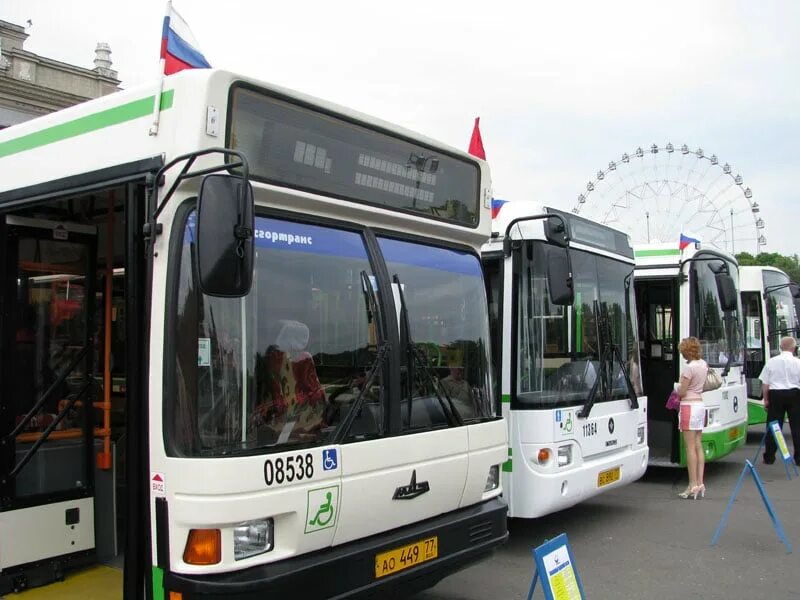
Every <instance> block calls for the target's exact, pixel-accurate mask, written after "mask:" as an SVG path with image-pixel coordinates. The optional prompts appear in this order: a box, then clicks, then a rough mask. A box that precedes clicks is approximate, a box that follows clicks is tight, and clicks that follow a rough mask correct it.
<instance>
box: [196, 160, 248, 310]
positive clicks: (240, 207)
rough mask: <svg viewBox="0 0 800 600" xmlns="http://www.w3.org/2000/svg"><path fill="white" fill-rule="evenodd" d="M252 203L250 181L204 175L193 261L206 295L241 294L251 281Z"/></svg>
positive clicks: (199, 197)
mask: <svg viewBox="0 0 800 600" xmlns="http://www.w3.org/2000/svg"><path fill="white" fill-rule="evenodd" d="M254 231H255V206H254V201H253V188H252V187H251V186H250V183H249V182H248V181H247V180H245V179H243V178H241V177H236V176H232V175H223V174H213V175H206V176H205V177H204V178H203V182H202V183H201V184H200V195H199V196H198V198H197V263H198V265H197V266H198V271H199V274H200V289H201V290H202V291H203V293H204V294H206V295H208V296H220V297H224V298H241V297H243V296H246V295H247V294H248V293H249V292H250V286H251V285H252V283H253V247H254V237H253V233H254Z"/></svg>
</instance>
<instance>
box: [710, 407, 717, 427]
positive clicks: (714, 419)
mask: <svg viewBox="0 0 800 600" xmlns="http://www.w3.org/2000/svg"><path fill="white" fill-rule="evenodd" d="M718 410H719V409H716V408H710V409H709V410H708V424H709V425H713V424H714V423H716V422H717V411H718Z"/></svg>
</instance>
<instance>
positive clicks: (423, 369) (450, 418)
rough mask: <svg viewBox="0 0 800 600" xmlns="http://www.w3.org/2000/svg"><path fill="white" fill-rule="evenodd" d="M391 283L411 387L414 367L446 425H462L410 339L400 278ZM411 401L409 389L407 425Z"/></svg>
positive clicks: (445, 393) (458, 415)
mask: <svg viewBox="0 0 800 600" xmlns="http://www.w3.org/2000/svg"><path fill="white" fill-rule="evenodd" d="M392 282H393V283H394V284H395V285H396V286H397V293H398V295H399V296H400V326H401V328H402V330H401V336H402V338H404V340H405V346H406V351H407V352H408V359H409V360H408V366H409V378H410V379H411V383H412V385H413V376H414V373H416V372H417V370H416V369H414V368H413V367H414V366H416V367H418V368H419V372H420V373H422V375H424V376H425V379H427V381H428V383H429V384H430V385H431V387H432V388H433V390H434V391H435V392H436V398H437V399H438V400H439V404H440V405H441V406H442V411H443V412H444V415H445V417H446V418H447V423H448V425H450V426H451V427H452V426H455V425H463V424H464V419H462V417H461V414H460V413H459V412H458V410H457V409H456V407H455V405H453V400H452V399H451V398H450V395H449V394H448V393H447V390H445V389H444V386H443V385H442V383H441V381H439V378H438V377H436V376H435V375H434V374H433V373H431V367H430V365H429V364H428V361H427V360H426V357H425V354H424V353H423V351H422V350H421V349H420V348H419V347H418V346H417V345H416V344H415V343H414V341H413V340H412V339H411V326H410V325H409V319H408V305H407V304H406V297H405V294H404V293H403V286H402V284H401V283H400V277H398V276H397V274H395V275H394V276H393V277H392ZM420 379H421V377H420ZM410 387H411V386H410ZM412 401H413V389H409V399H408V422H409V424H410V423H411V408H412V407H411V403H412Z"/></svg>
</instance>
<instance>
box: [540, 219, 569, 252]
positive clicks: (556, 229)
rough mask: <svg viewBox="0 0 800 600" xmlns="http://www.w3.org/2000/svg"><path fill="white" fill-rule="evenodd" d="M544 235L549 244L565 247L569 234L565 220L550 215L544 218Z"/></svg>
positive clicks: (567, 243)
mask: <svg viewBox="0 0 800 600" xmlns="http://www.w3.org/2000/svg"><path fill="white" fill-rule="evenodd" d="M544 237H545V239H546V240H547V241H548V242H550V243H551V244H555V245H556V246H560V247H561V248H566V247H567V246H568V245H569V240H570V237H571V236H570V234H569V229H568V226H567V223H566V222H565V221H563V220H561V219H559V218H552V217H551V218H548V219H545V220H544Z"/></svg>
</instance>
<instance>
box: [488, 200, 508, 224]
mask: <svg viewBox="0 0 800 600" xmlns="http://www.w3.org/2000/svg"><path fill="white" fill-rule="evenodd" d="M506 202H508V200H500V199H499V198H492V218H493V219H496V218H497V215H498V214H499V213H500V209H501V208H503V205H504V204H505V203H506Z"/></svg>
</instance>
